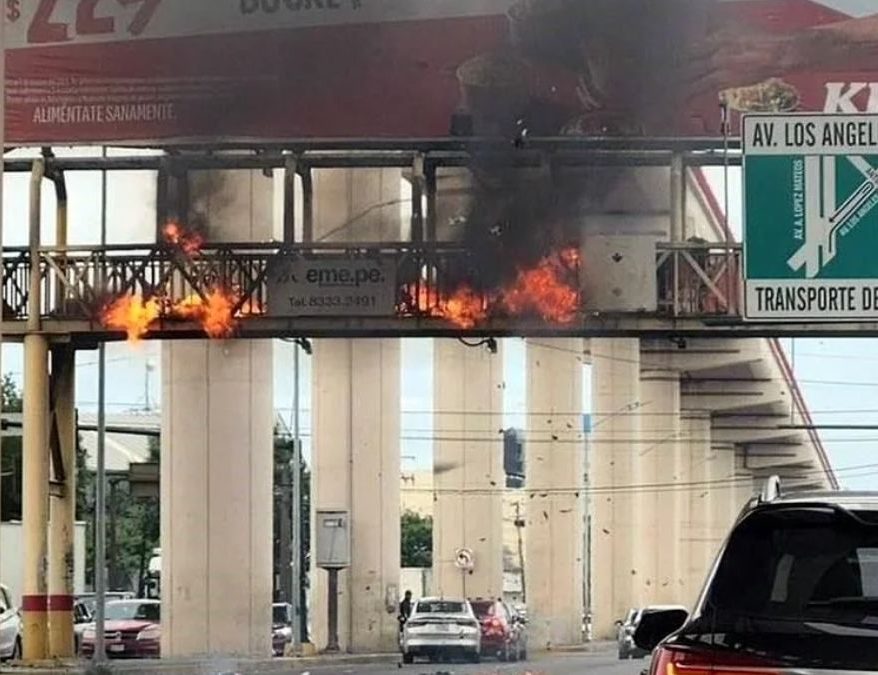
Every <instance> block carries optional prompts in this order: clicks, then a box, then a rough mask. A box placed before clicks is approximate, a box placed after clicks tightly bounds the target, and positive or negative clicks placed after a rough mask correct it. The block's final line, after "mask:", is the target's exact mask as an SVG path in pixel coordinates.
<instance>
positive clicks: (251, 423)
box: [161, 171, 274, 657]
mask: <svg viewBox="0 0 878 675" xmlns="http://www.w3.org/2000/svg"><path fill="white" fill-rule="evenodd" d="M272 185H273V184H272V180H271V179H269V178H266V177H264V176H263V175H262V173H261V172H258V171H253V172H250V171H229V172H223V173H218V172H210V173H207V172H202V173H195V174H193V175H191V176H190V193H191V196H192V200H193V209H197V211H198V212H200V213H201V214H203V216H204V222H205V223H206V225H207V231H206V232H205V235H206V238H207V239H208V240H209V241H242V240H243V241H264V240H266V239H268V238H270V237H271V235H272V229H273V228H272V212H273V209H272ZM272 357H273V353H272V344H271V342H269V341H240V340H232V341H217V342H207V341H200V342H196V341H191V342H170V343H167V344H165V345H164V348H163V350H162V378H163V398H162V458H161V504H162V509H161V547H162V654H163V655H164V656H171V657H185V656H200V655H206V654H210V655H218V654H228V655H248V656H269V655H270V654H271V601H272V586H273V567H272V517H273V508H272V484H273V445H274V406H273V358H272Z"/></svg>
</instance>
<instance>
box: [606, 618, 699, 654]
mask: <svg viewBox="0 0 878 675" xmlns="http://www.w3.org/2000/svg"><path fill="white" fill-rule="evenodd" d="M667 610H682V611H683V612H685V611H686V608H685V607H683V606H680V605H650V606H649V607H644V608H642V609H632V610H629V611H628V614H627V615H626V616H625V620H624V621H617V622H616V624H617V625H618V627H619V631H618V634H617V641H618V645H619V658H620V659H621V660H625V659H642V658H643V657H644V656H649V652H648V651H646V650H645V649H641V648H640V647H638V646H637V645H636V644H635V643H634V633H635V631H636V630H637V626H638V625H639V624H640V621H641V620H642V618H643V617H644V616H646V615H649V614H654V613H655V612H664V611H667Z"/></svg>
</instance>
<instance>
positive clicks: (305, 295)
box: [2, 139, 744, 344]
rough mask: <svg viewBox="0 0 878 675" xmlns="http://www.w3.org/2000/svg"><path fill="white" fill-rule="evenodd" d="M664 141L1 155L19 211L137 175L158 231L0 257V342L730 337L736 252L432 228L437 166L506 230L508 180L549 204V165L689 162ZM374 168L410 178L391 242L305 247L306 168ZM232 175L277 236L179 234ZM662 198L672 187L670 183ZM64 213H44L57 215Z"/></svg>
mask: <svg viewBox="0 0 878 675" xmlns="http://www.w3.org/2000/svg"><path fill="white" fill-rule="evenodd" d="M605 143H606V142H605ZM631 143H633V145H632V144H631ZM669 143H670V144H668V143H664V144H662V143H652V145H650V143H648V142H646V141H644V140H643V139H637V140H636V141H634V142H629V143H628V144H627V145H626V142H624V141H623V142H612V143H610V144H609V146H608V147H607V148H603V147H602V146H601V145H600V143H598V144H597V145H595V143H593V142H591V141H588V140H581V139H579V140H577V139H569V140H562V141H550V140H546V141H540V140H535V141H529V145H528V147H527V148H516V149H514V150H513V149H510V147H508V146H507V145H497V144H496V143H494V142H478V141H467V142H464V141H442V142H431V143H427V144H424V143H420V144H419V143H414V142H411V143H402V144H396V145H394V144H392V143H391V144H389V145H388V144H387V143H381V142H377V141H376V142H372V143H369V144H366V145H363V146H362V147H360V145H358V146H357V147H350V148H341V149H339V148H337V147H334V148H333V149H331V150H325V149H321V148H320V147H319V146H302V147H295V148H292V149H290V148H283V149H272V148H268V149H265V148H262V149H259V150H258V151H255V150H253V149H249V150H247V151H243V152H242V151H237V152H233V153H231V154H221V155H219V154H215V153H213V152H210V153H204V152H201V151H193V152H190V153H184V154H179V153H178V154H175V155H173V156H165V157H161V156H154V157H144V156H135V157H115V158H109V159H108V158H103V159H100V158H91V159H57V158H54V157H51V156H49V157H45V158H43V159H40V160H8V161H7V171H19V172H26V171H29V172H30V173H31V176H32V181H31V203H32V204H39V203H40V200H41V195H42V191H43V190H44V186H45V185H47V184H48V183H49V182H52V183H54V184H55V187H56V192H57V194H58V196H59V206H64V202H63V199H66V184H65V183H64V176H65V172H69V171H76V170H92V171H95V170H107V171H113V170H115V171H122V170H153V171H155V172H156V173H157V175H158V181H157V213H158V222H157V227H156V236H155V238H154V241H152V242H147V243H143V244H134V245H124V246H118V245H109V246H86V247H82V246H66V245H64V240H63V238H58V239H57V241H59V242H60V245H56V246H50V247H47V246H43V245H42V242H41V241H40V240H39V237H38V236H37V237H35V238H34V237H32V238H31V241H30V245H29V246H28V247H22V248H5V249H4V251H3V317H2V319H3V325H2V329H3V335H4V338H6V339H13V340H14V339H18V338H22V337H23V336H24V335H26V334H28V333H34V332H39V333H42V334H46V335H49V336H52V335H57V336H67V335H70V336H73V339H74V341H77V340H78V341H81V342H83V343H86V344H87V343H89V342H96V341H103V340H116V339H126V338H127V339H129V340H133V341H136V340H141V339H167V338H174V339H181V338H182V339H185V338H193V339H197V338H204V337H208V338H216V339H228V338H235V337H239V338H269V337H278V336H290V337H298V336H311V337H322V336H346V337H356V336H361V337H369V336H376V337H377V336H394V335H400V336H402V335H409V336H417V335H424V336H427V335H430V336H443V335H467V334H472V335H481V336H489V335H498V336H501V335H540V334H544V335H563V334H569V335H594V336H597V335H625V334H631V335H643V334H650V333H655V334H669V333H675V334H685V333H693V334H694V333H703V332H713V331H716V330H725V331H729V330H743V329H744V326H743V324H742V322H741V320H740V311H739V310H740V307H739V305H740V303H739V300H738V297H739V293H740V290H739V289H740V281H739V275H740V271H739V270H740V269H741V265H740V264H739V261H740V250H739V247H738V246H737V245H735V244H732V243H729V242H725V243H723V244H711V243H706V242H703V241H702V242H700V243H692V242H689V243H682V242H681V241H680V240H679V239H675V238H674V236H671V237H670V239H671V240H672V241H674V243H670V242H669V241H668V239H669V237H668V236H659V237H656V236H655V235H654V233H653V234H652V235H650V236H645V237H641V236H621V237H620V236H615V235H613V234H610V235H606V234H603V235H595V236H589V235H588V234H587V233H584V232H580V231H579V230H574V231H573V232H572V234H571V232H570V231H566V232H565V231H563V228H561V230H559V231H560V234H556V236H555V238H554V239H553V240H552V241H550V242H548V243H547V242H546V241H545V240H540V241H539V242H538V243H539V245H537V238H538V237H539V236H542V232H543V231H551V230H552V227H553V226H555V225H556V222H555V221H557V220H559V219H560V216H559V214H558V213H556V212H555V211H552V210H551V209H545V208H544V209H543V211H539V210H538V209H536V208H534V209H533V213H530V214H529V215H528V217H529V218H530V219H531V220H530V221H521V222H517V223H515V225H517V226H518V228H519V232H525V236H527V237H531V236H532V237H533V240H534V243H533V244H532V243H531V241H530V240H526V239H523V238H522V237H521V236H519V239H518V240H517V241H513V242H512V243H511V244H510V242H508V241H505V240H504V239H503V237H504V233H503V228H504V227H505V224H504V222H503V221H502V219H498V224H497V225H496V226H491V227H487V228H485V236H484V237H482V238H479V237H472V236H462V237H460V238H459V239H457V240H455V239H454V238H449V237H442V236H440V233H439V232H438V230H439V229H440V225H439V224H438V222H437V221H438V219H439V215H438V211H439V208H438V207H437V204H438V202H439V200H440V197H441V195H440V188H439V187H438V181H437V175H438V174H439V172H440V171H441V170H455V171H463V172H464V173H465V172H471V173H472V174H477V173H478V174H479V175H480V176H481V177H482V178H483V179H484V180H483V181H482V182H483V183H484V184H486V185H488V186H489V190H488V191H487V192H486V193H485V194H484V195H480V196H479V199H481V200H482V201H484V202H485V203H487V204H488V207H492V206H495V204H493V201H498V202H499V201H503V208H505V209H506V212H507V214H508V213H509V212H512V215H511V216H508V217H510V218H512V219H513V220H514V219H515V218H516V217H517V214H516V213H515V211H516V210H518V211H522V210H529V209H531V204H532V203H534V204H538V205H541V202H540V200H541V199H542V200H543V201H546V202H549V201H551V200H546V198H545V195H541V194H537V193H538V192H539V188H535V189H534V192H535V194H534V195H533V196H532V195H531V194H530V192H529V190H531V189H532V186H533V185H534V184H536V185H538V186H539V185H543V184H541V183H539V181H536V182H533V181H532V182H531V183H525V182H522V181H521V180H520V178H519V177H520V176H521V175H536V176H538V177H539V176H549V177H550V179H549V182H552V185H553V186H554V185H555V184H556V183H559V184H561V185H562V188H561V193H563V189H565V188H564V183H563V181H560V182H559V181H558V179H557V176H559V175H562V174H563V172H564V171H582V170H584V169H587V168H589V167H591V168H594V167H595V166H598V167H610V169H609V170H610V171H616V172H617V173H616V175H617V177H618V175H622V173H621V172H624V171H628V170H629V168H631V167H657V168H658V167H666V166H668V165H672V164H674V163H676V165H677V166H678V167H685V166H686V162H689V163H690V164H698V163H699V162H700V161H704V158H705V156H704V155H698V154H697V152H698V148H697V143H696V144H695V146H696V147H695V150H692V149H691V148H689V149H687V148H686V147H682V146H681V148H675V147H671V145H673V142H669ZM361 145H362V144H361ZM666 145H667V147H665V146H666ZM690 145H691V144H690ZM397 146H398V147H397ZM592 146H595V147H592ZM653 146H654V147H653ZM376 148H377V149H376ZM644 148H645V149H644ZM687 153H688V154H687ZM387 167H393V168H398V169H400V170H401V172H399V173H400V175H402V176H405V177H406V178H407V180H408V183H409V184H410V191H411V198H410V200H411V201H410V212H411V213H410V215H407V216H406V218H409V219H410V232H409V236H408V237H407V241H379V242H374V241H359V240H357V237H351V238H348V239H345V240H344V241H342V242H336V241H333V242H332V243H328V242H326V241H323V240H322V239H321V238H320V237H319V236H316V234H315V229H316V228H319V227H320V225H321V223H320V216H319V214H315V203H317V204H325V203H327V202H326V199H325V197H324V196H322V195H321V194H320V192H319V189H317V188H315V180H314V173H315V172H318V171H320V170H325V169H344V170H351V171H353V170H356V169H365V170H366V172H373V173H374V172H375V171H376V168H377V169H381V168H387ZM240 170H251V171H259V170H261V171H262V172H264V173H266V174H267V175H269V176H270V175H272V172H276V174H275V175H282V177H283V179H284V200H283V229H284V234H283V238H282V241H271V242H263V243H254V242H242V243H216V242H215V241H214V238H213V237H211V232H209V231H204V229H203V228H199V227H198V226H197V224H193V223H192V222H190V220H191V219H190V218H189V216H190V215H191V213H192V210H191V204H192V201H193V200H194V199H195V198H196V197H195V196H194V195H193V194H191V191H192V189H193V188H192V185H191V183H192V181H191V174H192V173H193V172H200V173H201V174H207V173H211V172H213V173H221V172H224V171H225V172H230V171H240ZM528 172H530V173H529V174H528ZM672 174H673V175H676V176H678V177H680V176H684V175H685V172H684V171H682V170H681V171H678V172H676V173H675V172H673V171H672ZM486 177H487V178H486ZM510 177H512V178H510ZM682 180H683V182H684V183H685V178H682ZM297 181H298V182H297ZM544 183H545V181H544ZM571 184H574V185H575V183H571ZM294 186H295V189H294ZM497 186H499V188H498V187H497ZM669 189H670V190H671V192H672V193H673V192H674V190H675V189H676V190H677V192H678V193H682V192H685V185H683V186H682V187H680V186H678V187H677V188H674V187H673V186H669ZM490 190H494V191H493V192H490ZM498 194H499V195H500V197H498V196H497V195H498ZM510 195H512V197H510ZM516 195H517V196H516ZM567 197H568V198H569V195H567ZM516 198H517V199H518V200H519V201H518V202H516V201H514V200H515V199H516ZM299 201H301V203H297V202H299ZM556 201H557V200H556ZM568 201H569V199H568ZM479 203H480V205H481V202H479ZM485 210H488V211H490V208H486V209H485ZM672 210H673V209H672ZM63 213H64V211H63V209H59V216H58V217H59V219H60V218H62V217H63ZM492 217H494V216H493V213H492ZM568 218H569V217H568ZM40 219H41V214H40V210H39V209H32V211H31V232H32V233H39V232H40V231H41V227H42V225H41V222H40ZM574 220H575V219H574ZM670 220H674V219H673V218H671V219H670ZM57 225H58V231H59V233H60V232H66V224H65V225H64V226H63V227H62V224H61V222H60V220H59V222H58V224H57ZM509 229H512V227H511V226H510V228H509ZM556 229H557V228H556ZM672 229H673V228H672ZM495 230H496V231H495ZM671 234H672V235H673V234H674V233H673V232H672V233H671ZM398 238H399V237H397V239H398ZM486 251H487V252H488V253H487V254H486ZM632 287H634V288H635V291H636V292H631V288H632Z"/></svg>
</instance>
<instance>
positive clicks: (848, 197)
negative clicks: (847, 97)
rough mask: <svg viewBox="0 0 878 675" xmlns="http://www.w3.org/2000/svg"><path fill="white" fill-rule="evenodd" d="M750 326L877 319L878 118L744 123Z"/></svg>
mask: <svg viewBox="0 0 878 675" xmlns="http://www.w3.org/2000/svg"><path fill="white" fill-rule="evenodd" d="M743 136H744V277H745V284H744V286H745V312H744V314H745V318H747V319H750V320H756V321H794V320H809V321H829V320H832V321H844V320H851V321H857V320H863V319H876V318H878V115H782V116H778V115H748V116H746V117H745V118H744V128H743Z"/></svg>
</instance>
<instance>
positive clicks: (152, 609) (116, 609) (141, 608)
mask: <svg viewBox="0 0 878 675" xmlns="http://www.w3.org/2000/svg"><path fill="white" fill-rule="evenodd" d="M106 618H107V620H109V621H155V622H158V621H159V620H160V619H161V608H160V605H159V604H158V603H154V602H149V603H147V602H129V601H116V602H108V603H107V613H106Z"/></svg>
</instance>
